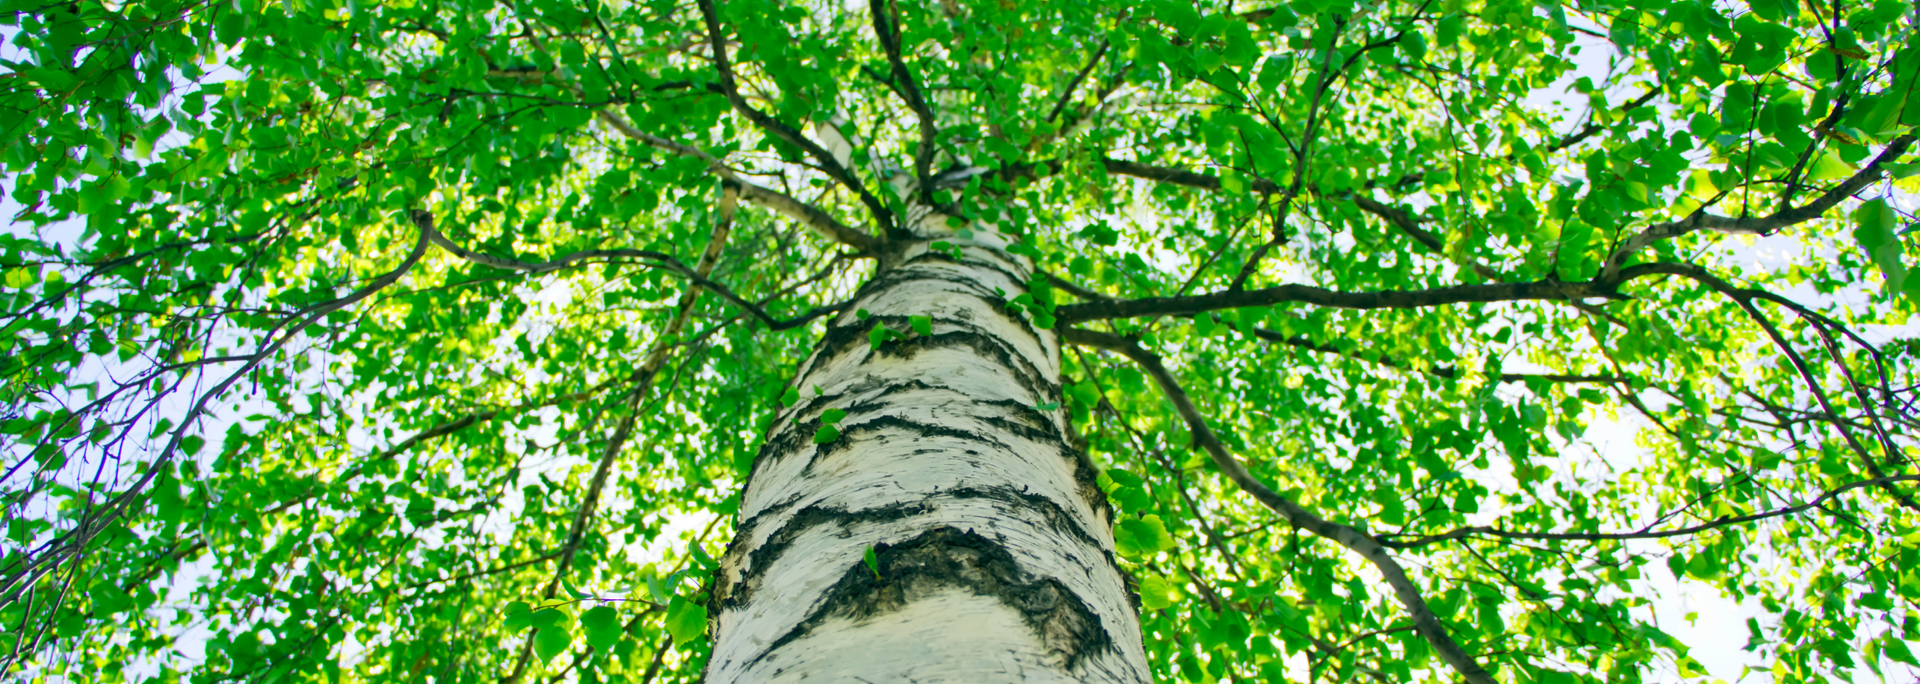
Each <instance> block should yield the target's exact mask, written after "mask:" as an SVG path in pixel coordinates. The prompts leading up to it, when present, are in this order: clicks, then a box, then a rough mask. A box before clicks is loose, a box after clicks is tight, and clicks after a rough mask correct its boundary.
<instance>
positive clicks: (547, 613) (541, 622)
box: [533, 608, 569, 629]
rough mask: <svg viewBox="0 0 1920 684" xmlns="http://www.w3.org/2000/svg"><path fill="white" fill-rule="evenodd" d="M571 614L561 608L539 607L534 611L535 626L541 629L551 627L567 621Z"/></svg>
mask: <svg viewBox="0 0 1920 684" xmlns="http://www.w3.org/2000/svg"><path fill="white" fill-rule="evenodd" d="M568 617H569V616H568V615H567V614H566V612H565V611H562V610H560V609H559V608H539V609H536V610H534V611H533V626H534V627H537V628H539V629H551V628H554V627H559V626H562V625H565V624H566V623H567V618H568Z"/></svg>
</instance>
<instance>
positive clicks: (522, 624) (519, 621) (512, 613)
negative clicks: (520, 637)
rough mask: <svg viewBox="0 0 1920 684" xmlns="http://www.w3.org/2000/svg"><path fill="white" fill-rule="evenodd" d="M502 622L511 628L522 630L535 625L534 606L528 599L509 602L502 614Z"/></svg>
mask: <svg viewBox="0 0 1920 684" xmlns="http://www.w3.org/2000/svg"><path fill="white" fill-rule="evenodd" d="M500 624H501V625H502V626H504V627H506V628H507V629H509V630H522V629H527V628H529V627H532V626H533V607H532V606H529V605H527V602H526V601H514V602H512V603H509V604H507V609H506V611H505V612H504V613H502V614H501V621H500Z"/></svg>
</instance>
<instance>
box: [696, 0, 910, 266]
mask: <svg viewBox="0 0 1920 684" xmlns="http://www.w3.org/2000/svg"><path fill="white" fill-rule="evenodd" d="M694 4H696V5H698V6H699V8H700V17H701V19H703V20H704V21H705V23H706V27H707V41H708V42H709V44H711V45H712V47H713V67H714V70H715V71H716V72H718V73H719V76H720V89H721V91H722V94H723V95H725V96H726V98H727V102H728V103H731V104H732V105H733V109H734V111H737V112H739V113H740V115H741V116H745V117H747V120H748V121H752V122H753V123H754V125H756V126H759V127H760V129H761V130H764V131H766V132H767V133H768V134H769V135H772V136H773V137H776V138H779V139H780V140H782V141H785V142H786V143H787V144H789V145H793V146H794V147H798V148H800V149H801V150H803V151H805V152H806V153H807V156H809V157H813V159H814V161H815V162H816V163H818V164H819V165H820V168H821V169H822V170H825V171H826V172H827V175H828V176H831V177H832V178H833V179H834V180H836V181H839V182H840V184H841V185H845V186H847V188H848V189H850V190H852V191H853V192H854V194H856V195H859V196H860V203H861V204H865V205H867V210H868V211H871V212H873V218H874V221H875V222H877V223H879V224H880V229H881V233H883V234H885V233H891V232H892V231H893V227H894V226H893V211H892V210H890V209H888V208H887V205H886V203H884V202H881V201H880V198H878V197H875V196H874V195H873V193H872V192H869V191H867V186H866V185H865V184H863V183H861V182H860V179H859V177H857V176H855V175H854V174H853V172H852V171H850V170H848V169H847V167H845V166H841V165H840V161H839V160H838V159H835V158H834V156H833V155H832V154H831V153H829V152H827V151H826V149H824V148H822V147H820V145H819V144H818V143H815V142H813V141H812V140H808V139H807V137H806V136H804V135H801V134H800V131H798V130H795V129H794V128H793V127H792V126H788V125H786V124H785V123H782V122H781V121H780V120H779V119H775V118H773V117H772V116H770V115H768V114H767V113H765V112H762V111H760V110H758V109H755V108H754V107H753V105H752V104H751V103H748V102H747V98H745V97H743V96H741V95H740V85H739V82H738V81H737V80H735V79H734V75H733V65H732V63H731V62H729V61H728V58H727V39H726V36H725V34H723V33H721V31H720V15H719V12H718V11H717V10H716V9H715V8H714V0H695V2H694Z"/></svg>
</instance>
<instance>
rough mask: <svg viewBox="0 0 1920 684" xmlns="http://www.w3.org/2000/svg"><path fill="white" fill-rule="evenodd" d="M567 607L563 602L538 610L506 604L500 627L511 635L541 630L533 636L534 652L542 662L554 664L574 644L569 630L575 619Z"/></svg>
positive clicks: (520, 603)
mask: <svg viewBox="0 0 1920 684" xmlns="http://www.w3.org/2000/svg"><path fill="white" fill-rule="evenodd" d="M565 605H566V602H564V601H558V600H551V599H550V600H548V601H547V602H544V603H543V604H542V606H541V607H540V608H537V609H536V608H534V607H532V606H529V605H527V602H525V601H514V602H512V603H509V604H507V610H506V614H505V615H504V616H503V617H504V619H503V620H502V621H501V625H502V626H504V627H506V628H507V629H508V630H511V631H520V630H525V629H535V630H539V631H537V632H535V633H534V635H533V652H534V654H535V655H538V656H540V659H541V660H542V661H546V660H552V659H553V657H554V656H556V655H559V654H560V653H561V652H563V651H566V650H567V647H568V646H570V645H572V644H573V633H572V632H570V631H568V628H567V625H568V623H569V622H571V621H572V620H571V618H572V616H571V615H568V614H567V612H566V609H565Z"/></svg>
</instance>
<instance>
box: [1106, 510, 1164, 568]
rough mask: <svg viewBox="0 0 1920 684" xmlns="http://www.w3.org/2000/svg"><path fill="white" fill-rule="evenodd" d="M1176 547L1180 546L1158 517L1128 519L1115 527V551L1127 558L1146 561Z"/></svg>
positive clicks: (1147, 516)
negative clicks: (1154, 555) (1145, 559)
mask: <svg viewBox="0 0 1920 684" xmlns="http://www.w3.org/2000/svg"><path fill="white" fill-rule="evenodd" d="M1175 546H1178V544H1176V543H1175V542H1174V541H1173V535H1171V534H1168V533H1167V524H1166V523H1164V522H1162V521H1161V520H1160V516H1158V515H1153V514H1148V515H1143V516H1140V517H1139V518H1128V519H1125V520H1121V521H1120V523H1119V524H1117V525H1114V526H1113V550H1114V551H1115V552H1117V553H1119V554H1120V555H1121V556H1125V557H1127V558H1132V559H1136V560H1137V559H1144V558H1146V557H1149V556H1152V555H1153V554H1156V553H1160V552H1161V551H1168V550H1171V549H1173V548H1174V547H1175Z"/></svg>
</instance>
